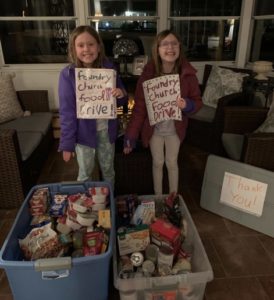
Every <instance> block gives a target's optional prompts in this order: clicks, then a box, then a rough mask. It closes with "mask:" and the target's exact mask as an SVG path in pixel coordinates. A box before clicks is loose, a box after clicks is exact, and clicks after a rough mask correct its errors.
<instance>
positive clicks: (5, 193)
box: [0, 76, 53, 208]
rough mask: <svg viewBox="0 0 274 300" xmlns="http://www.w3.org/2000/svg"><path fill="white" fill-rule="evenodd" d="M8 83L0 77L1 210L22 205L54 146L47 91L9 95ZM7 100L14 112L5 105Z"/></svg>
mask: <svg viewBox="0 0 274 300" xmlns="http://www.w3.org/2000/svg"><path fill="white" fill-rule="evenodd" d="M1 77H2V76H1ZM2 81H3V80H2ZM4 81H5V80H4ZM9 81H10V79H9ZM9 84H10V82H9ZM9 84H7V82H6V84H3V82H1V78H0V94H1V95H0V111H1V113H0V177H1V180H0V208H15V207H19V206H20V204H21V203H22V201H23V200H24V199H25V197H26V195H27V193H28V192H29V190H30V188H31V187H32V186H33V185H35V184H36V182H37V179H38V176H39V174H40V171H41V169H42V166H43V164H44V162H45V160H46V159H47V157H48V154H49V151H50V149H51V146H52V144H53V130H52V126H51V122H52V113H51V112H50V111H49V101H48V92H47V91H46V90H25V91H12V92H11V93H10V91H9V92H8V95H7V90H8V89H9V88H8V85H9ZM12 89H13V86H12V85H11V86H10V90H12ZM3 94H4V97H3ZM7 97H8V98H9V102H8V104H9V106H13V108H12V110H13V112H12V113H10V107H7V106H6V107H5V104H6V103H4V104H3V102H5V101H6V100H5V99H6V98H7ZM11 99H12V100H11ZM16 101H17V103H16ZM13 104H15V105H13ZM14 106H16V109H14ZM16 110H17V111H16ZM3 111H4V113H2V112H3ZM14 111H16V113H14ZM12 114H13V115H12ZM7 116H8V117H7Z"/></svg>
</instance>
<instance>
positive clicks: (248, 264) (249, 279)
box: [0, 145, 274, 300]
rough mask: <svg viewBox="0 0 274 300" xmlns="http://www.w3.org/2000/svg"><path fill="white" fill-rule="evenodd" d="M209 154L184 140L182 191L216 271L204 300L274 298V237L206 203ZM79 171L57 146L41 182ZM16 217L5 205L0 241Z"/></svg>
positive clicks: (0, 275) (113, 293) (2, 291)
mask: <svg viewBox="0 0 274 300" xmlns="http://www.w3.org/2000/svg"><path fill="white" fill-rule="evenodd" d="M206 159H207V153H204V152H202V151H200V150H199V149H197V148H193V147H191V146H189V145H184V147H183V164H182V165H183V168H182V170H181V174H180V182H181V184H180V193H181V194H182V195H183V198H184V200H185V202H186V204H187V206H188V208H189V211H190V213H191V215H192V218H193V220H194V222H195V224H196V226H197V229H198V232H199V234H200V237H201V239H202V241H203V244H204V247H205V249H206V252H207V255H208V257H209V260H210V262H211V265H212V268H213V272H214V280H213V281H211V282H209V283H208V284H207V287H206V291H205V295H204V300H239V299H240V300H272V299H273V300H274V239H273V238H270V237H268V236H266V235H263V234H261V233H259V232H256V231H254V230H251V229H249V228H247V227H244V226H241V225H238V224H236V223H234V222H231V221H229V220H227V219H225V218H222V217H220V216H218V215H215V214H213V213H210V212H208V211H205V210H204V209H202V208H201V207H200V205H199V200H200V188H201V184H202V176H203V171H204V167H205V163H206ZM76 170H77V166H76V163H75V161H74V162H70V163H67V164H65V163H64V162H63V161H62V160H61V156H60V153H57V152H56V145H55V146H54V147H53V149H52V153H51V155H50V156H49V159H48V161H47V163H46V164H45V167H44V170H43V173H42V175H41V177H40V179H39V183H51V182H61V181H70V180H75V174H76ZM15 216H16V210H3V209H2V210H0V246H1V245H2V243H3V241H4V239H5V237H6V235H7V233H8V231H9V228H10V226H11V225H12V223H13V221H14V218H15ZM110 283H112V279H111V280H110ZM12 299H13V297H12V293H11V290H10V288H9V284H8V280H7V278H6V276H5V273H4V271H3V270H1V269H0V300H12ZM109 299H110V300H118V299H119V292H118V291H117V290H115V288H114V287H113V286H112V284H110V293H109ZM19 300H20V299H19ZM61 300H62V299H61ZM79 300H86V299H79ZM94 300H96V299H94Z"/></svg>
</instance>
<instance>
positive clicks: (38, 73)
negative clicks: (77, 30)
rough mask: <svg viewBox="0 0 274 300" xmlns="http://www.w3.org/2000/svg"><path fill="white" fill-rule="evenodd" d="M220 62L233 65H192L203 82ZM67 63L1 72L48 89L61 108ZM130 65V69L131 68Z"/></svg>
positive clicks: (19, 85)
mask: <svg viewBox="0 0 274 300" xmlns="http://www.w3.org/2000/svg"><path fill="white" fill-rule="evenodd" d="M206 63H209V64H219V65H223V66H224V65H230V66H233V65H234V64H233V63H232V62H212V61H211V62H193V63H192V65H193V66H194V67H195V68H196V69H197V71H198V72H197V77H198V80H199V82H202V78H203V71H204V65H205V64H206ZM65 65H66V64H56V65H45V66H43V65H39V66H35V65H33V66H31V65H27V67H26V66H24V65H11V66H9V67H2V68H0V72H6V73H11V72H12V73H15V74H16V76H15V78H14V85H15V89H16V90H28V89H30V90H33V89H37V90H48V93H49V101H50V108H51V109H58V108H59V99H58V79H59V73H60V71H61V69H62V68H63V67H64V66H65ZM130 69H131V68H130V66H129V70H130Z"/></svg>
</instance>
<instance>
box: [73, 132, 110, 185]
mask: <svg viewBox="0 0 274 300" xmlns="http://www.w3.org/2000/svg"><path fill="white" fill-rule="evenodd" d="M75 151H76V156H77V162H78V166H79V172H78V177H77V180H79V181H86V180H92V178H91V175H92V172H93V169H94V166H95V155H96V154H97V157H98V162H99V165H100V169H101V172H102V176H103V180H104V181H108V182H109V183H110V184H111V185H112V188H114V180H115V172H114V154H115V144H114V143H113V144H110V142H109V137H108V131H107V130H101V131H97V148H96V149H95V148H90V147H88V146H84V145H80V144H77V145H76V149H75Z"/></svg>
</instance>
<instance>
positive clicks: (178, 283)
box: [113, 195, 213, 300]
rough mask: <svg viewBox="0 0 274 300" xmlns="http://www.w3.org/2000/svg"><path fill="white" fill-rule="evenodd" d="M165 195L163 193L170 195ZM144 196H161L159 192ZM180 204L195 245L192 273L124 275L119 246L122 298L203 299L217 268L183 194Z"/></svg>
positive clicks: (117, 283) (118, 284)
mask: <svg viewBox="0 0 274 300" xmlns="http://www.w3.org/2000/svg"><path fill="white" fill-rule="evenodd" d="M166 196H167V195H163V196H162V197H166ZM140 198H149V199H152V198H153V199H154V200H155V201H157V200H159V197H156V196H140ZM180 207H181V211H182V214H183V216H184V218H185V220H186V222H187V225H188V226H187V238H186V242H187V243H189V244H191V246H192V247H193V252H192V260H191V262H192V273H187V274H180V275H171V276H163V277H141V278H128V279H122V278H120V277H119V276H118V262H117V254H118V253H117V252H118V250H117V247H116V246H114V252H113V274H114V286H115V287H116V289H118V290H119V293H120V299H121V300H152V299H162V300H169V299H172V300H175V299H176V300H177V299H178V300H179V299H180V300H202V299H203V297H204V292H205V287H206V283H207V282H208V281H211V280H212V279H213V271H212V267H211V265H210V262H209V260H208V257H207V254H206V252H205V249H204V247H203V244H202V242H201V239H200V236H199V234H198V232H197V229H196V227H195V225H194V223H193V220H192V218H191V215H190V213H189V211H188V209H187V207H186V205H185V203H184V200H183V198H182V197H181V196H180ZM153 297H154V298H153Z"/></svg>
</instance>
